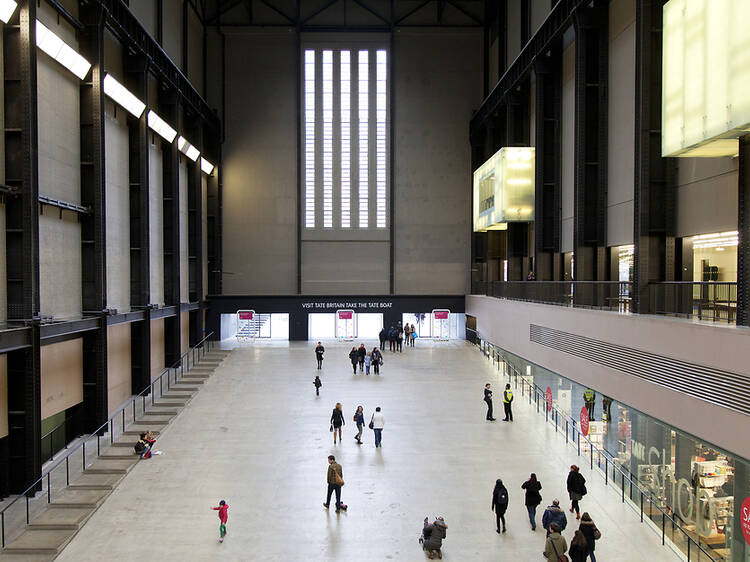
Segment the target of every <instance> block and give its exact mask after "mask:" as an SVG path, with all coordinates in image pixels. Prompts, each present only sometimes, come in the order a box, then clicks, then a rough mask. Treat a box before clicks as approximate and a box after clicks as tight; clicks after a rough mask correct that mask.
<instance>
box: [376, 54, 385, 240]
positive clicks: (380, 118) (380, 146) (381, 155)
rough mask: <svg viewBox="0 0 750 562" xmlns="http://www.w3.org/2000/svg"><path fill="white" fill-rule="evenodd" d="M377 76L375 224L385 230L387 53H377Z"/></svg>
mask: <svg viewBox="0 0 750 562" xmlns="http://www.w3.org/2000/svg"><path fill="white" fill-rule="evenodd" d="M375 64H376V68H375V74H376V84H375V87H376V90H375V94H376V97H375V99H376V107H375V110H376V113H375V125H376V128H375V143H376V145H375V201H376V208H375V219H376V220H375V224H376V226H377V227H378V228H385V191H386V189H385V187H386V180H385V168H386V166H385V164H386V154H385V144H386V141H385V134H386V133H385V132H386V122H385V114H386V75H387V66H386V52H385V51H377V53H376V59H375Z"/></svg>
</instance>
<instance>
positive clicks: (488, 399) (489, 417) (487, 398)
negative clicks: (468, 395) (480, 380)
mask: <svg viewBox="0 0 750 562" xmlns="http://www.w3.org/2000/svg"><path fill="white" fill-rule="evenodd" d="M484 401H485V402H486V403H487V417H486V418H485V419H486V420H487V421H495V418H494V417H493V416H492V391H491V390H490V383H487V384H485V385H484Z"/></svg>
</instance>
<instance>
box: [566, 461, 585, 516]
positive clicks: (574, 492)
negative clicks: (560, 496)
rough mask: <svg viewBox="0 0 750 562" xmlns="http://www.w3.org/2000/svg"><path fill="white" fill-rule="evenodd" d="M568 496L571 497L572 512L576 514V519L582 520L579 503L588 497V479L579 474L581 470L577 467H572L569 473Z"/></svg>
mask: <svg viewBox="0 0 750 562" xmlns="http://www.w3.org/2000/svg"><path fill="white" fill-rule="evenodd" d="M567 484H568V494H569V495H570V502H571V503H570V512H571V513H573V512H574V511H575V512H576V519H580V518H581V512H580V508H579V507H578V502H579V501H581V500H582V499H583V496H585V495H586V493H587V491H586V479H585V478H584V477H583V474H581V473H580V472H579V468H578V467H577V466H576V465H571V467H570V472H569V473H568V482H567Z"/></svg>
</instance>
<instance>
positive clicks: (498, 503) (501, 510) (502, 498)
mask: <svg viewBox="0 0 750 562" xmlns="http://www.w3.org/2000/svg"><path fill="white" fill-rule="evenodd" d="M507 509H508V489H507V488H506V487H505V486H504V485H503V481H502V480H500V478H498V479H497V480H495V489H494V490H492V510H494V512H495V519H496V520H497V532H498V533H504V532H505V511H506V510H507ZM501 522H502V524H503V528H502V531H501V530H500V523H501Z"/></svg>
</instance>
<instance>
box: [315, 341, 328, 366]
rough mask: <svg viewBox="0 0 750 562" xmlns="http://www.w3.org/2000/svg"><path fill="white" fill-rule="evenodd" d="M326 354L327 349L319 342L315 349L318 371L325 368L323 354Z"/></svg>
mask: <svg viewBox="0 0 750 562" xmlns="http://www.w3.org/2000/svg"><path fill="white" fill-rule="evenodd" d="M325 352H326V348H325V347H323V344H322V343H320V342H318V345H317V347H316V348H315V359H317V360H318V369H320V368H321V367H322V366H323V354H324V353H325Z"/></svg>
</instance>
